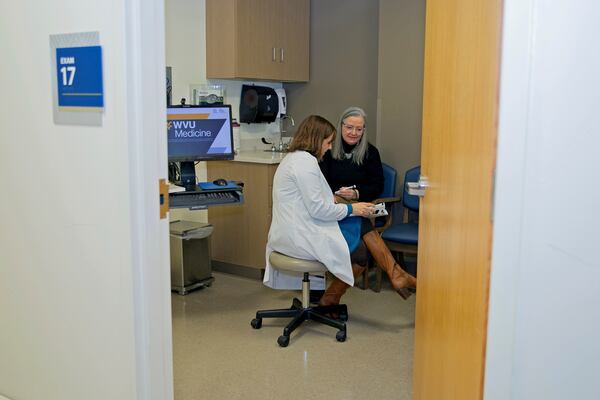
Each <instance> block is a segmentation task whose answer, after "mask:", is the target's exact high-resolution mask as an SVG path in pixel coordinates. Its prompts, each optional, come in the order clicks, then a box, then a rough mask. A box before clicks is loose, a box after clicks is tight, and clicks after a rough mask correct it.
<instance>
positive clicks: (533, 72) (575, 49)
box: [485, 0, 600, 400]
mask: <svg viewBox="0 0 600 400" xmlns="http://www.w3.org/2000/svg"><path fill="white" fill-rule="evenodd" d="M504 7H505V12H504V27H503V32H504V33H503V49H502V59H503V61H502V70H501V98H500V111H501V112H500V120H499V136H498V169H497V180H496V196H495V204H496V207H495V216H494V254H493V262H492V280H491V293H490V314H489V329H488V332H489V333H488V350H487V362H486V384H485V398H486V399H487V400H492V399H494V400H495V399H498V400H505V399H513V400H521V399H522V400H530V399H544V400H554V399H556V400H559V399H578V400H587V399H590V400H591V399H597V398H598V396H599V393H600V379H599V378H600V375H599V374H598V362H599V360H600V346H599V345H598V340H597V336H598V332H600V307H599V305H598V294H600V261H599V259H598V256H597V248H598V243H599V238H600V235H599V234H598V226H599V225H600V209H599V208H598V205H599V204H600V188H599V186H598V182H600V173H599V171H600V158H599V157H598V154H599V152H598V148H600V135H599V134H598V132H599V129H598V127H599V126H600V114H599V113H598V109H599V108H600V96H599V94H598V93H599V91H598V88H599V87H600V85H599V83H600V82H599V78H598V71H599V70H600V54H599V53H598V51H597V48H598V44H597V38H598V37H599V36H600V25H598V23H597V16H598V15H599V14H600V5H598V3H597V2H595V1H591V0H578V1H571V2H559V3H557V2H551V1H534V0H507V1H505V2H504Z"/></svg>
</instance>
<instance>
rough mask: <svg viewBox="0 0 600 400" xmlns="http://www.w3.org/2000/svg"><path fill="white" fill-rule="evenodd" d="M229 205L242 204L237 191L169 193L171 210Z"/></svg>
mask: <svg viewBox="0 0 600 400" xmlns="http://www.w3.org/2000/svg"><path fill="white" fill-rule="evenodd" d="M228 203H240V196H239V195H238V194H237V193H236V192H235V191H221V192H208V191H207V192H179V193H169V208H191V209H199V208H207V207H209V206H216V205H222V204H228Z"/></svg>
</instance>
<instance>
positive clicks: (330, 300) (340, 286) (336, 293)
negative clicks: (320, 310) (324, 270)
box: [319, 264, 365, 306]
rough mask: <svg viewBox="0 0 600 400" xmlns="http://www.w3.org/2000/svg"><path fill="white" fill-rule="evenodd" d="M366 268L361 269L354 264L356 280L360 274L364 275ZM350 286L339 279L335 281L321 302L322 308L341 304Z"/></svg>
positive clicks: (353, 270) (353, 269)
mask: <svg viewBox="0 0 600 400" xmlns="http://www.w3.org/2000/svg"><path fill="white" fill-rule="evenodd" d="M364 270H365V267H361V266H360V265H358V264H352V274H353V275H354V279H356V277H357V276H360V274H362V273H363V271H364ZM349 287H350V285H348V284H347V283H345V282H343V281H341V280H339V279H338V278H335V277H334V279H333V282H331V284H330V285H329V287H328V288H327V290H326V291H325V293H324V294H323V297H321V300H319V305H320V306H332V305H335V304H340V299H341V298H342V296H343V295H344V293H346V289H348V288H349Z"/></svg>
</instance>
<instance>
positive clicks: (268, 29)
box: [206, 0, 310, 82]
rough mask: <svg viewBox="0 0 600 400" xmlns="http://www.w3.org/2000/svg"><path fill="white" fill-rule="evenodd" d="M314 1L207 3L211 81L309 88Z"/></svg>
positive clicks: (216, 0)
mask: <svg viewBox="0 0 600 400" xmlns="http://www.w3.org/2000/svg"><path fill="white" fill-rule="evenodd" d="M309 23H310V1H309V0H206V76H207V77H208V78H214V79H235V78H239V79H263V80H272V81H299V82H306V81H308V77H309V72H308V68H309V42H310V31H309Z"/></svg>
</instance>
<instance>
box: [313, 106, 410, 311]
mask: <svg viewBox="0 0 600 400" xmlns="http://www.w3.org/2000/svg"><path fill="white" fill-rule="evenodd" d="M366 123H367V115H366V113H365V112H364V111H363V110H362V109H361V108H358V107H350V108H348V109H346V110H345V111H344V112H343V113H342V115H341V116H340V119H339V123H338V128H339V130H340V135H337V136H336V137H335V138H334V141H333V143H332V146H331V151H330V152H328V153H327V154H325V155H324V156H323V159H322V160H321V162H320V164H319V166H320V168H321V171H322V172H323V175H324V176H325V179H326V180H327V182H328V183H329V187H330V188H331V190H332V191H334V192H335V193H336V195H337V196H338V200H339V201H340V202H342V201H343V202H352V201H373V200H375V199H376V198H377V196H379V194H380V193H381V192H382V191H383V167H382V165H381V158H380V157H379V151H377V148H376V147H375V146H373V145H372V144H370V143H369V142H368V141H367V124H366ZM362 225H363V229H362V232H361V237H362V240H363V242H364V243H365V245H366V246H367V248H368V249H369V253H370V254H371V255H372V256H373V258H374V259H375V261H377V265H378V266H379V267H380V268H381V269H382V270H384V271H385V272H386V273H387V275H388V277H389V279H390V282H391V283H392V286H393V287H394V289H395V290H396V291H397V292H398V294H399V295H400V296H402V298H404V299H406V298H408V296H410V295H411V292H410V291H409V290H408V288H414V287H416V284H417V280H416V279H415V278H414V277H413V276H412V275H410V274H408V273H407V272H405V271H404V270H403V269H402V267H400V265H399V264H398V263H396V260H394V257H393V256H392V254H391V253H390V250H389V249H388V247H387V246H386V244H385V243H384V241H383V240H382V239H381V236H380V235H379V233H378V232H376V231H375V230H373V228H372V225H371V223H370V221H367V220H364V221H363V224H362ZM334 283H335V282H334ZM336 287H339V288H341V285H339V284H338V286H333V288H336ZM344 291H345V290H342V289H339V290H337V291H335V292H334V291H332V290H328V292H329V293H327V292H326V293H325V295H324V297H323V298H322V300H321V303H322V304H323V305H328V304H335V303H336V302H339V299H340V297H341V295H340V293H341V294H343V293H344Z"/></svg>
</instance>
